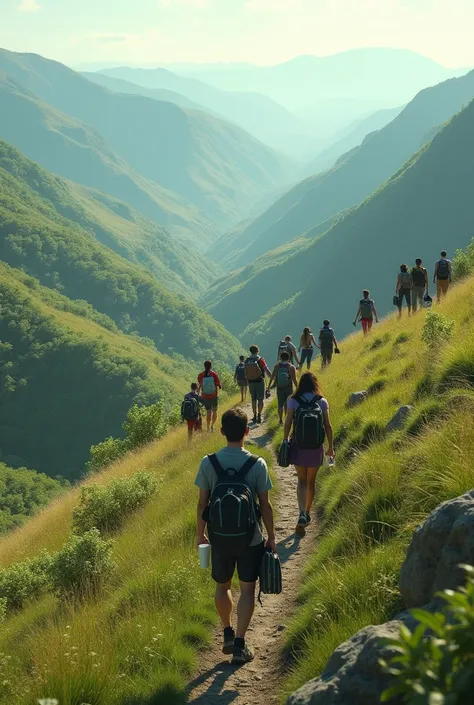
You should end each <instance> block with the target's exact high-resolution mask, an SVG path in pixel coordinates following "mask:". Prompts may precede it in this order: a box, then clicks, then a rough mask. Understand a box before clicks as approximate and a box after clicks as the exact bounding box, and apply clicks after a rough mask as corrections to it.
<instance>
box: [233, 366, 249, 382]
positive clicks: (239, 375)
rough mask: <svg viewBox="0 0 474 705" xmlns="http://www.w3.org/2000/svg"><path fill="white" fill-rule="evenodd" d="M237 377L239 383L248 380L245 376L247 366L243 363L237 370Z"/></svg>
mask: <svg viewBox="0 0 474 705" xmlns="http://www.w3.org/2000/svg"><path fill="white" fill-rule="evenodd" d="M235 376H236V378H237V381H238V382H243V381H244V379H247V378H246V376H245V365H244V363H243V362H239V364H238V365H237V367H236V368H235Z"/></svg>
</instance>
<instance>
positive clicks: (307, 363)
mask: <svg viewBox="0 0 474 705" xmlns="http://www.w3.org/2000/svg"><path fill="white" fill-rule="evenodd" d="M312 358H313V351H312V350H309V351H308V357H307V358H306V365H307V368H308V370H310V369H311V360H312Z"/></svg>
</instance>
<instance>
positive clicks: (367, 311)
mask: <svg viewBox="0 0 474 705" xmlns="http://www.w3.org/2000/svg"><path fill="white" fill-rule="evenodd" d="M362 296H363V297H364V298H363V299H361V300H360V301H359V308H358V309H357V313H356V317H355V319H354V321H353V322H352V325H354V326H355V325H357V321H358V320H360V322H361V323H362V330H363V331H364V335H368V334H369V333H370V331H371V330H372V324H373V322H374V318H375V322H376V323H378V322H379V319H378V316H377V311H376V309H375V303H374V301H373V299H371V298H370V291H368V290H367V289H364V291H363V292H362Z"/></svg>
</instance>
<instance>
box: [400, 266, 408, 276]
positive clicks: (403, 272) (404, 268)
mask: <svg viewBox="0 0 474 705" xmlns="http://www.w3.org/2000/svg"><path fill="white" fill-rule="evenodd" d="M400 271H401V272H402V274H405V273H406V272H408V267H407V266H406V264H401V265H400Z"/></svg>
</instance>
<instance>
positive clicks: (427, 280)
mask: <svg viewBox="0 0 474 705" xmlns="http://www.w3.org/2000/svg"><path fill="white" fill-rule="evenodd" d="M429 286H430V279H429V276H428V270H427V269H425V288H426V293H428V289H429Z"/></svg>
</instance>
